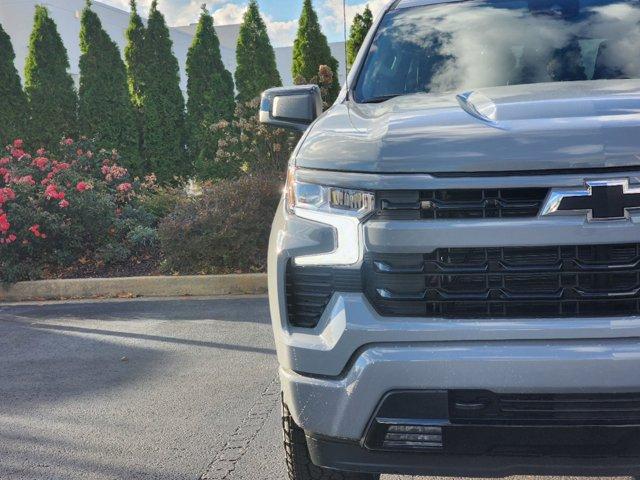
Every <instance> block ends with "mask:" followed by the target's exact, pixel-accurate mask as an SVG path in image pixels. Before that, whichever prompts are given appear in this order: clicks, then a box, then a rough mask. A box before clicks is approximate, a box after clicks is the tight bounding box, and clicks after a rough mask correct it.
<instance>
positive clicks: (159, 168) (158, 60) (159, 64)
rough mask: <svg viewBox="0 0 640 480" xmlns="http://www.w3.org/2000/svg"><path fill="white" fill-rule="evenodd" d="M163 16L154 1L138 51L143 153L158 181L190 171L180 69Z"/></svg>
mask: <svg viewBox="0 0 640 480" xmlns="http://www.w3.org/2000/svg"><path fill="white" fill-rule="evenodd" d="M172 47H173V43H172V41H171V37H170V35H169V28H168V27H167V23H166V21H165V18H164V16H163V15H162V13H160V11H159V10H158V1H157V0H153V2H152V3H151V10H150V12H149V22H148V24H147V29H146V31H145V35H144V42H143V49H142V52H141V57H142V61H143V62H144V68H141V69H140V70H141V72H140V73H141V79H142V82H141V86H142V87H141V89H142V155H143V158H144V161H145V164H146V166H148V168H149V170H150V171H152V172H155V174H156V175H157V177H158V180H159V181H160V182H163V183H166V182H171V181H173V180H174V179H175V178H177V177H186V176H187V175H189V174H190V173H191V171H190V170H191V169H190V168H189V163H188V160H187V156H186V154H185V153H186V152H185V148H184V146H185V131H184V129H185V118H184V113H185V112H184V110H185V105H184V98H183V96H182V91H181V90H180V68H179V66H178V60H177V59H176V57H175V56H174V55H173V52H172Z"/></svg>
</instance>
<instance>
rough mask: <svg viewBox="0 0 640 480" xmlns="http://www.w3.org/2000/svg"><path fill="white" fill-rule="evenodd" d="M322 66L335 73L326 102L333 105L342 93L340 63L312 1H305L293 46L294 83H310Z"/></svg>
mask: <svg viewBox="0 0 640 480" xmlns="http://www.w3.org/2000/svg"><path fill="white" fill-rule="evenodd" d="M321 65H326V66H328V67H329V68H331V71H332V72H333V81H332V85H331V88H329V90H328V91H329V97H328V98H325V101H326V102H328V103H332V102H333V101H334V100H335V99H336V97H337V96H338V93H340V82H339V80H338V61H337V60H336V59H335V58H334V57H333V56H332V55H331V49H330V48H329V43H328V42H327V37H326V36H325V35H324V34H323V33H322V30H321V28H320V23H319V22H318V15H317V14H316V12H315V10H314V9H313V5H312V3H311V0H304V5H303V7H302V14H301V15H300V21H299V23H298V33H297V35H296V39H295V42H294V44H293V69H292V73H293V78H294V81H296V82H297V81H300V79H304V81H307V82H308V81H310V79H312V78H314V77H315V76H316V75H317V74H318V70H319V68H320V66H321Z"/></svg>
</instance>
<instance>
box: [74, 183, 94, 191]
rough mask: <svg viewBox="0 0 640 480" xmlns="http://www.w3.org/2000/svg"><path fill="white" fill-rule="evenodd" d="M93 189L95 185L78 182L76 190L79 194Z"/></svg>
mask: <svg viewBox="0 0 640 480" xmlns="http://www.w3.org/2000/svg"><path fill="white" fill-rule="evenodd" d="M92 188H93V185H91V184H90V183H87V182H78V184H77V185H76V190H77V191H79V192H84V191H86V190H91V189H92Z"/></svg>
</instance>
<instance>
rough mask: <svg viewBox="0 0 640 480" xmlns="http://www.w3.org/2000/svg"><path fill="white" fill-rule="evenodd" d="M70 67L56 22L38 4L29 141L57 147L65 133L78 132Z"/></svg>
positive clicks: (29, 73) (29, 72)
mask: <svg viewBox="0 0 640 480" xmlns="http://www.w3.org/2000/svg"><path fill="white" fill-rule="evenodd" d="M68 69H69V58H68V57H67V50H66V49H65V47H64V44H63V43H62V39H61V38H60V35H59V34H58V30H57V27H56V24H55V22H54V21H53V20H52V19H51V18H50V17H49V12H48V11H47V9H46V8H45V7H43V6H41V5H37V6H36V13H35V18H34V25H33V31H32V32H31V38H30V39H29V53H28V55H27V59H26V63H25V93H26V95H27V100H28V102H29V113H30V119H29V127H30V128H29V131H30V134H29V140H30V141H31V143H33V144H34V146H43V147H47V148H49V149H55V148H56V147H57V146H58V143H59V142H60V140H61V139H62V137H63V136H65V135H75V134H76V131H77V119H76V114H77V112H76V109H77V104H78V99H77V96H76V91H75V86H74V83H73V79H72V78H71V75H70V74H69V73H68Z"/></svg>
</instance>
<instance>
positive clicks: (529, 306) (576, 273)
mask: <svg viewBox="0 0 640 480" xmlns="http://www.w3.org/2000/svg"><path fill="white" fill-rule="evenodd" d="M364 270H365V291H366V293H367V296H368V297H369V299H370V300H371V302H372V303H373V305H374V306H375V308H376V309H377V311H378V312H379V313H380V314H382V315H389V316H438V317H444V318H482V317H496V318H499V317H510V318H526V317H585V316H595V315H606V316H620V315H635V314H640V245H638V244H624V245H588V246H560V247H504V248H445V249H438V250H436V251H434V252H433V253H429V254H397V255H396V254H373V255H369V256H368V257H367V259H366V260H365V265H364Z"/></svg>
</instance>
